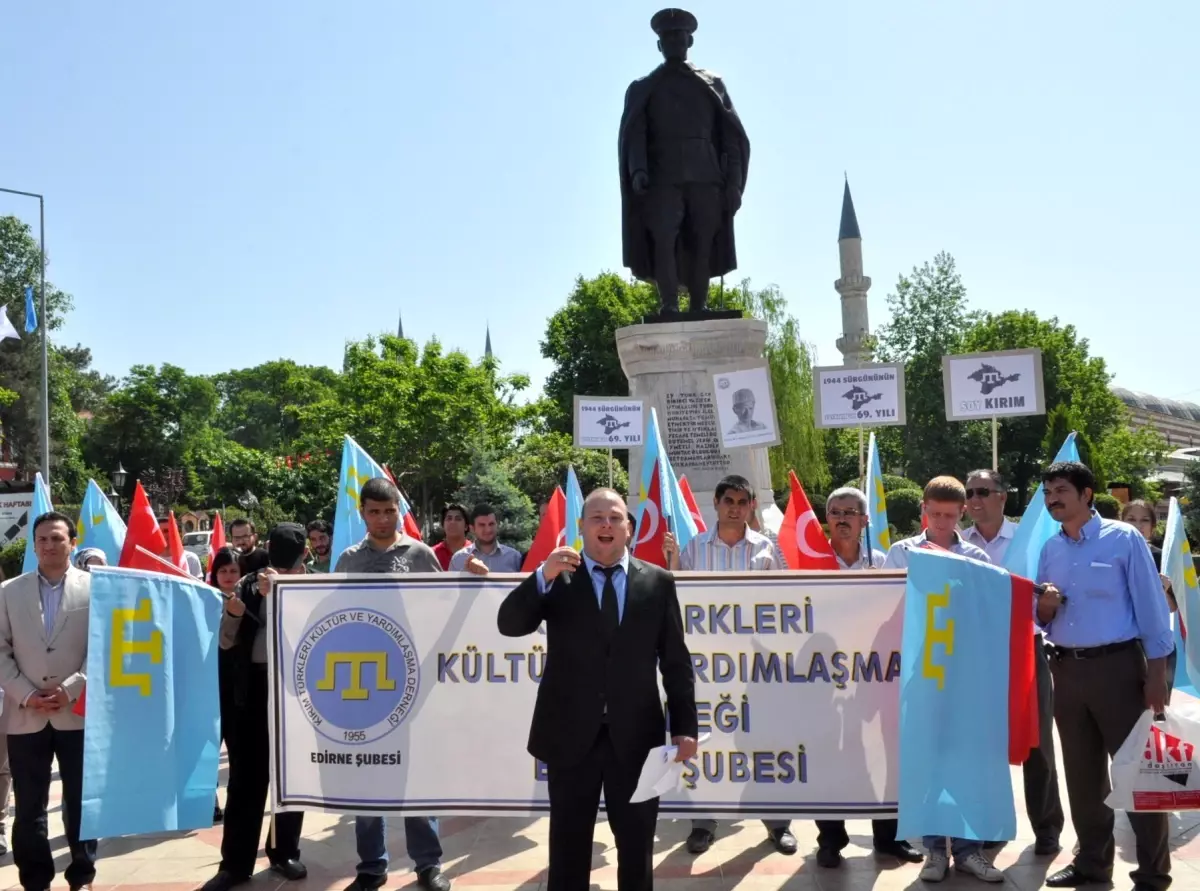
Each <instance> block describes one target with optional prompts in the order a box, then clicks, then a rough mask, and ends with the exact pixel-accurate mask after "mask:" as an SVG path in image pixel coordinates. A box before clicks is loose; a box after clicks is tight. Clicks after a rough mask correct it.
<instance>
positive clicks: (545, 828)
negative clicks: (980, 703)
mask: <svg viewBox="0 0 1200 891" xmlns="http://www.w3.org/2000/svg"><path fill="white" fill-rule="evenodd" d="M1059 770H1060V776H1061V770H1062V768H1061V765H1060V768H1059ZM1013 778H1014V789H1016V790H1018V791H1017V794H1018V800H1017V812H1018V815H1019V816H1020V824H1019V826H1018V834H1019V837H1018V838H1017V840H1016V841H1014V842H1010V843H1009V844H1008V845H1007V846H1006V847H1005V848H1003V849H1002V850H1000V851H999V852H998V853H997V855H996V857H995V862H996V864H997V865H998V866H999V867H1000V868H1001V869H1003V871H1004V876H1005V884H1004V885H998V886H989V887H996V888H1000V889H1007V891H1011V889H1014V888H1015V889H1020V891H1034V889H1037V888H1040V887H1042V882H1043V880H1044V879H1045V877H1046V876H1047V875H1048V874H1049V873H1051V872H1053V871H1055V870H1056V869H1058V868H1060V867H1062V866H1064V865H1066V864H1067V863H1068V862H1069V861H1070V858H1071V849H1072V847H1073V845H1074V842H1075V839H1074V834H1073V833H1072V830H1071V823H1070V819H1069V818H1068V821H1067V828H1066V831H1065V833H1064V835H1063V848H1064V850H1063V852H1062V853H1061V854H1060V855H1059V856H1058V857H1056V858H1053V859H1050V858H1037V857H1034V855H1033V835H1032V832H1031V830H1030V828H1029V825H1028V823H1027V822H1025V820H1024V815H1023V814H1022V810H1023V803H1022V801H1021V799H1020V791H1019V790H1020V789H1021V781H1020V770H1019V769H1017V770H1014V772H1013ZM223 780H224V769H223V770H222V781H223ZM221 794H222V796H223V795H224V790H223V789H222V792H221ZM1063 803H1064V806H1065V805H1066V790H1065V788H1064V790H1063ZM51 807H52V812H51V814H50V832H51V835H52V837H53V841H52V843H53V847H54V851H55V855H56V857H57V858H58V867H59V869H60V870H61V869H62V868H63V867H65V865H66V863H67V850H66V841H65V838H64V837H63V833H62V823H61V820H60V815H59V798H58V790H57V784H56V788H55V789H54V790H53V791H52V796H51ZM392 824H393V827H394V828H393V829H391V831H390V832H389V838H388V848H389V851H390V852H391V855H392V869H391V875H390V879H389V882H388V886H387V887H389V888H401V887H405V886H415V883H414V881H413V876H412V873H411V872H410V871H409V870H410V864H409V862H408V860H407V858H406V857H405V854H404V829H403V820H400V819H396V820H394V821H392ZM689 828H690V827H689V824H688V822H687V821H672V820H663V821H660V823H659V825H658V833H659V834H658V843H657V845H656V847H655V857H654V864H655V871H654V876H655V887H656V888H657V889H659V891H662V889H667V891H673V889H677V891H684V889H686V891H731V889H738V891H776V889H788V891H871V889H877V891H899V889H905V888H912V889H919V888H925V887H926V886H925V884H924V883H923V882H921V881H920V880H919V879H918V878H917V873H918V871H919V869H920V867H918V866H912V865H909V864H903V865H902V864H900V863H898V862H897V861H895V860H892V859H890V858H876V857H875V856H874V855H873V853H872V851H871V837H870V831H871V830H870V824H869V823H867V822H866V821H857V822H856V821H851V822H850V823H849V824H848V828H849V829H850V834H851V846H850V847H849V848H847V849H846V851H845V852H844V853H845V855H846V858H847V860H846V863H845V864H844V865H843V867H842V868H841V869H839V870H827V869H821V868H820V867H818V866H817V864H816V860H815V857H814V853H815V848H816V828H815V827H814V826H813V824H812V822H811V821H807V820H804V821H796V822H794V823H793V824H792V830H793V832H794V833H795V835H796V837H797V839H798V840H799V843H800V851H799V853H798V854H796V855H795V856H793V857H787V856H783V855H781V854H779V853H777V852H776V851H775V850H774V849H773V848H772V847H771V846H770V844H769V843H768V841H767V838H766V834H765V832H764V830H763V828H762V825H761V824H760V823H758V822H757V821H746V822H742V823H733V824H723V825H722V826H721V828H720V831H719V834H718V836H717V841H716V843H715V844H714V845H713V847H712V848H711V849H710V850H709V851H708V852H707V853H705V854H703V855H702V856H700V857H693V856H692V855H690V854H688V853H687V851H686V850H685V849H684V839H685V838H686V837H687V833H688V830H689ZM265 831H266V830H265V829H264V840H265ZM548 843H549V821H548V820H546V819H545V818H543V819H519V818H489V819H482V818H473V817H452V818H446V819H443V820H442V846H443V848H444V850H445V854H446V856H445V861H444V867H445V870H446V873H447V875H449V877H450V878H451V879H452V880H453V881H454V884H455V887H457V888H460V889H463V891H467V889H470V891H488V889H496V891H500V889H504V891H511V889H521V891H538V889H539V887H540V886H541V885H542V884H543V883H544V882H545V878H546V872H545V870H546V859H547V850H548ZM220 844H221V829H220V827H216V828H213V829H205V830H201V831H198V832H189V833H174V834H167V835H158V836H142V837H137V838H118V839H107V840H104V841H101V842H100V861H99V864H98V875H97V877H96V885H95V891H114V889H118V888H120V889H123V891H124V889H127V891H194V889H197V888H199V886H200V885H201V884H203V883H204V882H205V881H206V880H207V879H209V878H210V877H211V876H212V875H213V874H214V873H215V872H216V869H217V863H218V861H219V860H220ZM1171 847H1172V864H1173V874H1174V884H1173V886H1172V888H1173V889H1177V891H1200V811H1197V812H1190V813H1184V814H1176V815H1172V817H1171ZM259 853H260V860H259V864H258V866H259V869H260V872H259V874H258V875H257V876H256V877H255V879H254V881H253V882H252V883H251V884H250V885H247V886H245V887H246V888H247V891H276V889H282V887H283V886H285V885H291V889H290V891H327V889H328V891H334V889H338V891H340V889H343V888H344V887H345V886H346V885H348V884H349V883H350V881H352V880H353V878H354V865H355V863H356V862H357V857H356V856H355V852H354V820H353V818H352V817H337V816H333V815H327V814H306V815H305V822H304V841H303V844H302V857H303V859H304V862H305V863H306V864H307V866H308V868H309V877H308V878H307V879H306V880H304V881H302V882H296V883H287V882H283V881H282V880H281V879H279V878H278V877H277V876H275V875H274V874H273V873H269V872H267V871H266V867H267V861H266V859H265V857H263V856H262V852H261V851H260V852H259ZM1117 857H1118V860H1119V862H1118V863H1117V867H1116V870H1115V875H1114V878H1115V881H1114V885H1113V887H1114V888H1117V889H1128V888H1131V887H1132V882H1131V881H1130V880H1129V879H1128V873H1129V870H1130V869H1132V866H1131V865H1127V864H1132V863H1133V862H1134V846H1133V834H1132V832H1131V831H1130V829H1129V823H1128V821H1127V820H1126V819H1125V817H1124V815H1123V814H1118V815H1117ZM592 870H593V871H592V887H593V888H599V889H603V891H609V889H616V887H617V870H616V849H615V847H614V846H613V840H612V835H611V833H610V832H609V831H608V826H607V824H605V823H603V822H601V823H599V824H598V825H597V826H596V840H595V857H594V860H593V863H592ZM17 887H18V885H17V870H16V867H15V866H13V865H12V856H11V855H8V856H5V857H4V858H2V859H0V889H16V888H17ZM65 887H66V885H65V883H64V882H63V881H62V878H61V876H60V877H59V878H58V879H57V880H56V881H55V884H54V888H55V889H58V888H65ZM942 887H945V888H951V889H952V888H955V887H957V888H977V889H979V891H982V889H983V888H984V887H985V886H984V885H983V884H982V883H979V882H978V881H977V880H976V879H973V878H971V877H969V876H961V875H953V874H952V877H951V878H949V879H947V881H946V882H944V883H943V885H942ZM1092 887H1097V888H1102V887H1103V886H1092Z"/></svg>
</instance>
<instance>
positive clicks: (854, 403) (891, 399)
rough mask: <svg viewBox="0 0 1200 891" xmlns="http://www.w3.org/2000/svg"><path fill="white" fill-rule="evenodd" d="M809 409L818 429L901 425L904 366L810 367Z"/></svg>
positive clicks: (903, 418)
mask: <svg viewBox="0 0 1200 891" xmlns="http://www.w3.org/2000/svg"><path fill="white" fill-rule="evenodd" d="M813 409H814V412H815V414H816V424H817V426H818V427H824V428H829V427H860V426H861V427H888V426H898V425H902V424H903V423H904V421H905V413H904V366H903V365H860V366H858V367H857V368H848V367H845V366H840V365H839V366H834V367H826V368H814V369H813Z"/></svg>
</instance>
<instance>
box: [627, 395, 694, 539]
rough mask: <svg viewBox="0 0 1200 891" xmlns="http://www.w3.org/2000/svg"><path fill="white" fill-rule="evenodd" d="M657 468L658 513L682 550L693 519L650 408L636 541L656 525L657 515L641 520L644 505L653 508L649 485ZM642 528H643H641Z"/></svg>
mask: <svg viewBox="0 0 1200 891" xmlns="http://www.w3.org/2000/svg"><path fill="white" fill-rule="evenodd" d="M656 465H657V466H658V469H659V481H658V485H659V486H660V487H661V490H660V498H661V499H662V517H661V519H662V520H663V521H664V522H666V524H667V529H668V530H669V531H670V532H671V533H672V534H673V535H674V536H675V541H676V542H677V543H678V545H679V550H680V551H682V550H683V549H684V548H686V547H687V544H688V542H689V541H691V540H692V539H693V538H694V537H695V536H696V534H697V529H696V521H695V519H694V518H693V517H692V512H691V511H690V510H689V509H688V506H687V500H686V499H685V498H684V497H683V489H682V488H680V485H679V477H677V476H676V475H675V470H674V468H673V467H671V458H670V456H668V455H667V449H666V446H665V444H664V443H663V439H662V432H661V430H660V429H659V426H658V412H657V411H655V410H654V408H653V407H651V409H650V422H649V423H648V424H647V425H646V442H645V445H644V446H643V449H642V477H641V480H640V484H639V488H638V498H639V500H638V520H637V534H638V543H641V542H643V541H648V540H650V539H651V538H653V537H654V534H655V530H656V529H657V527H658V521H659V519H660V518H659V517H652V518H651V522H650V523H649V525H645V524H643V522H642V517H643V514H644V513H645V512H646V510H647V509H650V510H653V504H654V503H653V502H652V501H650V500H649V498H650V491H651V488H652V487H653V486H654V470H655V466H656ZM643 530H644V531H643Z"/></svg>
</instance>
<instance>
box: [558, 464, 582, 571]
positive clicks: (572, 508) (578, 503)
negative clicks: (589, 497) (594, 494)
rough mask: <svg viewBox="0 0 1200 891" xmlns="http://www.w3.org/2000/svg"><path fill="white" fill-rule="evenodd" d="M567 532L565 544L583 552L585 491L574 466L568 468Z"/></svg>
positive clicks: (564, 538) (564, 539)
mask: <svg viewBox="0 0 1200 891" xmlns="http://www.w3.org/2000/svg"><path fill="white" fill-rule="evenodd" d="M566 493H567V531H566V534H565V535H564V536H563V542H564V543H566V544H567V545H568V546H570V547H572V548H574V549H575V550H577V551H582V550H583V489H581V488H580V486H579V477H577V476H576V475H575V468H574V467H573V466H568V467H567V488H566Z"/></svg>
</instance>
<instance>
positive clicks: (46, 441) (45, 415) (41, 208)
mask: <svg viewBox="0 0 1200 891" xmlns="http://www.w3.org/2000/svg"><path fill="white" fill-rule="evenodd" d="M0 192H5V193H7V194H9V195H22V196H24V197H26V198H36V199H37V200H38V238H39V245H38V247H39V253H40V254H41V257H40V259H41V266H42V287H41V299H40V303H41V309H40V313H41V315H40V317H39V318H38V324H39V325H40V326H41V329H42V479H43V480H44V481H45V483H46V485H47V486H48V485H50V362H49V352H48V347H47V341H46V329H47V327H49V325H48V322H49V320H48V319H47V318H46V199H45V198H44V197H43V196H41V195H39V194H38V193H37V192H22V191H20V190H19V189H0Z"/></svg>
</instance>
